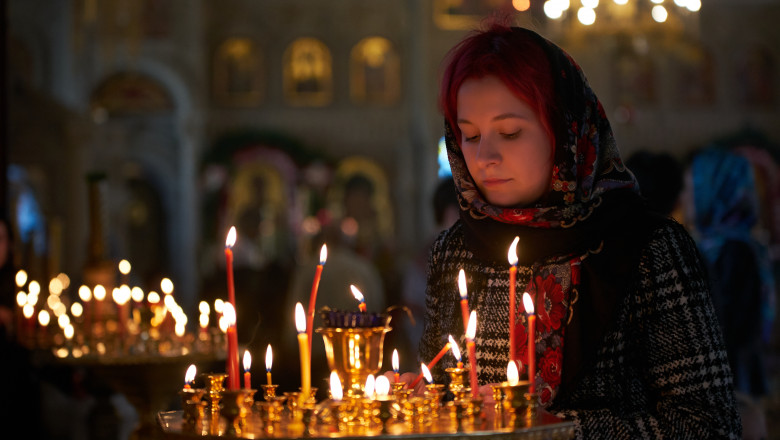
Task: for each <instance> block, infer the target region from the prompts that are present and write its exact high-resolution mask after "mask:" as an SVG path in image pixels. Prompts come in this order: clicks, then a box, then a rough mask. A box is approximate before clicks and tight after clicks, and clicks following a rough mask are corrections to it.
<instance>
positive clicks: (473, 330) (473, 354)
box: [466, 312, 479, 398]
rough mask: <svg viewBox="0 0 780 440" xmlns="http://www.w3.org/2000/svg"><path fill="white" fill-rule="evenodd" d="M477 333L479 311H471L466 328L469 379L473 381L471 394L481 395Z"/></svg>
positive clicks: (474, 395)
mask: <svg viewBox="0 0 780 440" xmlns="http://www.w3.org/2000/svg"><path fill="white" fill-rule="evenodd" d="M476 335H477V312H471V316H469V325H468V327H467V329H466V348H467V349H468V351H469V367H470V368H469V379H470V381H471V395H472V396H473V397H475V398H476V397H479V384H478V383H477V348H476V346H475V345H474V338H475V337H476Z"/></svg>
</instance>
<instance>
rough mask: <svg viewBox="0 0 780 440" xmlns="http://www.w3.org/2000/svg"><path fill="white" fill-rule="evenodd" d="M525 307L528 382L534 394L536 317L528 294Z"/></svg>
mask: <svg viewBox="0 0 780 440" xmlns="http://www.w3.org/2000/svg"><path fill="white" fill-rule="evenodd" d="M523 305H524V306H525V312H526V313H528V381H529V382H531V385H530V386H529V388H528V391H529V392H531V393H533V392H534V390H535V389H536V386H535V383H536V328H535V327H536V315H534V302H533V300H532V299H531V295H529V294H528V292H525V293H524V294H523Z"/></svg>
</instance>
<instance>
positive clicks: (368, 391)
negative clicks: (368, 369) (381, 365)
mask: <svg viewBox="0 0 780 440" xmlns="http://www.w3.org/2000/svg"><path fill="white" fill-rule="evenodd" d="M375 386H376V378H375V377H374V375H373V374H369V375H368V377H367V378H366V386H365V387H364V388H363V395H364V396H365V397H366V398H367V399H371V398H373V397H374V388H375Z"/></svg>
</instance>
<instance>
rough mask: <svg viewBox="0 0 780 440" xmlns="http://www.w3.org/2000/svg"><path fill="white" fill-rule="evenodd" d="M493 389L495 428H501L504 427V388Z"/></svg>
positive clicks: (494, 387)
mask: <svg viewBox="0 0 780 440" xmlns="http://www.w3.org/2000/svg"><path fill="white" fill-rule="evenodd" d="M491 388H492V390H493V402H494V405H493V409H494V410H495V417H494V418H493V426H495V427H496V428H501V427H503V425H504V397H505V396H504V388H503V386H502V385H493V386H491Z"/></svg>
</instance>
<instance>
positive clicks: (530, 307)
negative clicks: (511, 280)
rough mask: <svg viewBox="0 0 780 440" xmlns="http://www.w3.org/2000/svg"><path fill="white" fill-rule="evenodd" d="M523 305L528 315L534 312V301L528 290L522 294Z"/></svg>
mask: <svg viewBox="0 0 780 440" xmlns="http://www.w3.org/2000/svg"><path fill="white" fill-rule="evenodd" d="M523 305H524V306H525V312H526V313H528V314H529V315H533V314H534V301H533V300H532V299H531V295H529V294H528V292H525V293H524V294H523Z"/></svg>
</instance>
